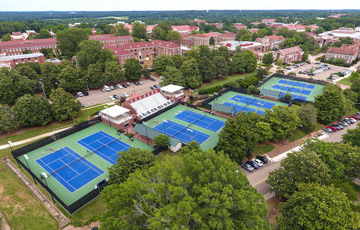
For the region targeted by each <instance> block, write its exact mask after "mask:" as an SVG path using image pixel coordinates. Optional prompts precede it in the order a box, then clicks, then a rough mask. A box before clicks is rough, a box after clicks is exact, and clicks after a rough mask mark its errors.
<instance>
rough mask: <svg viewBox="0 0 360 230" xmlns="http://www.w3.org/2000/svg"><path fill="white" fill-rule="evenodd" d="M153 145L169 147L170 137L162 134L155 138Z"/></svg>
mask: <svg viewBox="0 0 360 230" xmlns="http://www.w3.org/2000/svg"><path fill="white" fill-rule="evenodd" d="M153 143H154V145H155V146H159V147H168V146H169V143H170V137H169V136H168V135H165V134H160V135H158V136H156V137H155V138H154V140H153Z"/></svg>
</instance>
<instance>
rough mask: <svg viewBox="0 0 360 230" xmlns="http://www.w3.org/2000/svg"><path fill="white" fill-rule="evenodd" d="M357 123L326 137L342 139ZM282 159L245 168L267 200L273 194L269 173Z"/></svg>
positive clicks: (249, 177) (278, 165)
mask: <svg viewBox="0 0 360 230" xmlns="http://www.w3.org/2000/svg"><path fill="white" fill-rule="evenodd" d="M356 126H357V123H355V124H352V125H350V126H348V127H346V128H344V129H343V130H340V131H338V132H335V133H332V134H331V135H330V136H329V137H328V138H326V139H324V141H327V142H339V141H341V140H342V135H343V134H345V133H346V130H348V129H355V128H356ZM280 163H281V162H280V161H279V162H274V163H268V164H265V165H264V166H263V167H260V168H259V169H257V170H256V171H254V172H247V171H245V170H243V172H244V173H245V175H246V176H247V178H248V180H249V182H250V184H251V185H252V186H253V187H254V188H256V190H257V191H258V192H260V193H261V194H263V195H264V197H265V200H268V199H270V198H271V197H272V196H273V195H272V194H271V193H270V186H269V185H268V184H267V183H266V182H265V181H266V179H267V178H268V176H269V173H270V172H271V171H273V170H275V169H277V168H279V167H280Z"/></svg>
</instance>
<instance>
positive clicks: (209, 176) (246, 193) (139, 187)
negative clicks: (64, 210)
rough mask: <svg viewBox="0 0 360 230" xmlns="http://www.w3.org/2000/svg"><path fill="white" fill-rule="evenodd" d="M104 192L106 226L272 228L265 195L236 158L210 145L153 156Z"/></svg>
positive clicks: (120, 227)
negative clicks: (149, 162)
mask: <svg viewBox="0 0 360 230" xmlns="http://www.w3.org/2000/svg"><path fill="white" fill-rule="evenodd" d="M102 197H103V199H104V201H105V203H106V204H107V209H108V211H107V212H106V214H105V215H103V217H102V221H101V223H102V228H104V229H135V228H138V227H139V226H142V228H146V229H245V228H249V225H251V228H254V229H264V230H266V229H271V226H270V224H269V223H268V222H267V221H265V219H264V217H265V216H266V215H267V208H266V205H265V201H264V198H263V196H262V195H261V194H259V193H258V192H257V191H256V190H255V189H254V188H253V187H252V186H251V185H250V184H249V182H248V180H247V178H246V177H245V175H244V174H243V173H239V172H238V171H237V164H236V163H234V162H232V161H231V160H230V159H229V158H228V157H227V156H226V155H224V154H222V153H221V152H219V153H215V151H213V150H208V151H202V150H198V149H196V148H191V149H189V152H187V153H186V154H183V155H182V156H174V157H171V158H170V157H167V158H166V159H165V160H164V161H156V162H155V165H154V166H153V167H150V168H149V169H147V170H137V171H135V173H132V174H130V176H129V178H128V179H127V181H126V182H124V183H122V184H120V185H110V186H107V187H106V188H105V190H104V191H103V193H102ZM249 220H251V221H249ZM253 220H256V221H253Z"/></svg>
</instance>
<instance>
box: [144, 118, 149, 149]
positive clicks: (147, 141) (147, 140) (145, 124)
mask: <svg viewBox="0 0 360 230" xmlns="http://www.w3.org/2000/svg"><path fill="white" fill-rule="evenodd" d="M143 124H144V126H145V127H146V144H147V145H149V137H148V132H147V128H148V127H147V123H146V122H143Z"/></svg>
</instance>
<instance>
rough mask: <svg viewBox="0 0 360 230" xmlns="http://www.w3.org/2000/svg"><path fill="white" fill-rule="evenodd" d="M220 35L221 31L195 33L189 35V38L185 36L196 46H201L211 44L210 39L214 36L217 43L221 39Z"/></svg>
mask: <svg viewBox="0 0 360 230" xmlns="http://www.w3.org/2000/svg"><path fill="white" fill-rule="evenodd" d="M219 35H221V33H217V32H210V33H206V34H195V35H193V36H191V37H187V38H183V39H186V40H190V41H192V42H193V43H194V46H199V45H207V46H208V45H210V39H211V37H213V38H214V40H215V42H216V43H217V42H218V41H219Z"/></svg>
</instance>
